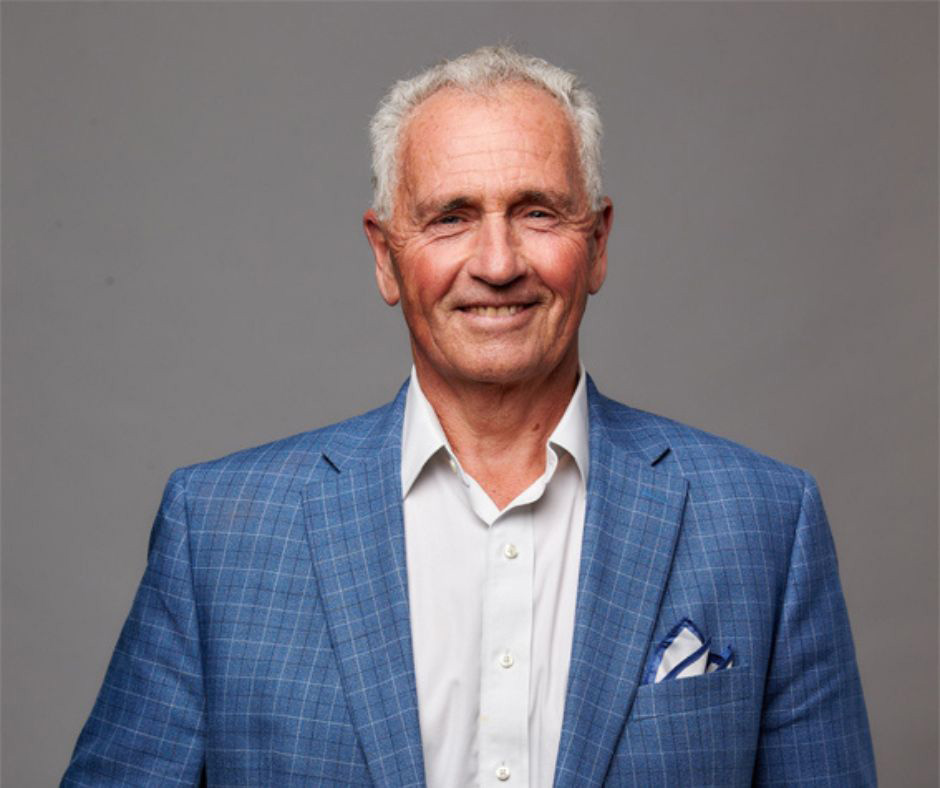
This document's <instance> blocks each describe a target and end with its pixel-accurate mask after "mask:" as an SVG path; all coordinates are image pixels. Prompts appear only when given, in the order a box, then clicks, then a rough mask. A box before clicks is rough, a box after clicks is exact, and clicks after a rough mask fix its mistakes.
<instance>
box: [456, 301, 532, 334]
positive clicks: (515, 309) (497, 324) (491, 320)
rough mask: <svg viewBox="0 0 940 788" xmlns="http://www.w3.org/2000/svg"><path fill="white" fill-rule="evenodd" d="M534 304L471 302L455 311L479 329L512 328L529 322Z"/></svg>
mask: <svg viewBox="0 0 940 788" xmlns="http://www.w3.org/2000/svg"><path fill="white" fill-rule="evenodd" d="M535 306H536V304H534V303H514V304H472V305H468V306H462V307H460V308H459V309H457V313H458V314H459V315H460V317H461V318H462V319H463V320H465V321H467V323H468V324H469V325H471V326H475V327H477V328H479V329H513V328H517V327H520V326H523V325H525V324H526V323H528V322H529V320H530V319H531V318H532V315H533V314H534V313H535V310H534V308H533V307H535Z"/></svg>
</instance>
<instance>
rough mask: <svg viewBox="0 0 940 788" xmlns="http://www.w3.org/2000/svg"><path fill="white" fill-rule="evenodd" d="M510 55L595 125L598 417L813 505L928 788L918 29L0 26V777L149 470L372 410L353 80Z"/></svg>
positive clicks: (241, 14)
mask: <svg viewBox="0 0 940 788" xmlns="http://www.w3.org/2000/svg"><path fill="white" fill-rule="evenodd" d="M496 40H508V41H511V42H513V43H515V44H516V45H518V46H519V47H521V48H524V49H527V50H530V51H532V52H534V53H536V54H539V55H541V56H543V57H546V58H548V59H550V60H552V61H554V62H556V63H559V64H561V65H564V66H567V67H570V68H573V69H574V70H576V71H577V72H579V73H580V74H581V75H583V77H584V78H585V80H586V81H587V82H588V84H589V85H591V86H593V88H594V90H595V92H596V93H597V94H598V97H599V100H600V103H601V107H602V111H603V114H604V117H605V120H606V129H607V135H606V147H605V160H606V176H607V177H606V183H607V190H608V192H609V193H610V194H611V195H612V196H613V199H614V203H615V207H616V222H615V228H614V235H613V238H612V241H611V266H610V268H611V270H610V275H609V279H608V281H607V284H606V286H605V288H604V290H603V291H602V293H601V294H600V295H599V296H598V297H597V298H595V299H594V300H593V301H592V304H591V306H590V307H589V316H588V319H587V323H586V327H585V330H584V334H583V341H582V345H583V347H584V356H585V360H586V363H587V366H588V368H589V369H590V371H591V372H592V373H593V375H594V376H595V378H596V379H597V381H598V383H599V385H600V386H601V387H602V389H604V390H605V391H606V392H607V393H608V394H610V395H613V396H615V397H617V398H619V399H622V400H625V401H628V402H630V403H632V404H634V405H637V406H640V407H644V408H648V409H653V410H656V411H658V412H661V413H665V414H667V415H670V416H672V417H675V418H678V419H681V420H684V421H687V422H691V423H692V424H695V425H698V426H701V427H704V428H706V429H708V430H710V431H713V432H718V433H722V434H724V435H727V436H729V437H731V438H734V439H736V440H739V441H742V442H744V443H746V444H749V445H751V446H753V447H755V448H757V449H758V450H760V451H763V452H765V453H768V454H771V455H774V456H777V457H779V458H781V459H783V460H786V461H788V462H791V463H794V464H797V465H800V466H803V467H805V468H808V469H809V470H810V471H811V472H812V473H813V474H815V475H816V477H817V478H818V480H819V482H820V485H821V487H822V490H823V494H824V497H825V500H826V503H827V507H828V511H829V514H830V519H831V522H832V527H833V531H834V533H835V539H836V543H837V546H838V550H839V554H840V557H841V568H842V577H843V582H844V586H845V592H846V596H847V599H848V604H849V609H850V613H851V617H852V622H853V626H854V632H855V638H856V643H857V647H858V655H859V663H860V666H861V671H862V677H863V680H864V685H865V691H866V696H867V700H868V706H869V709H870V715H871V721H872V729H873V734H874V740H875V749H876V754H877V758H878V765H879V771H880V774H881V778H882V783H883V784H884V785H886V786H933V785H936V784H937V763H936V739H937V675H936V666H937V640H936V635H937V619H938V616H937V531H936V526H937V491H936V487H937V409H936V406H937V361H938V355H937V295H938V282H937V270H936V260H937V209H938V205H937V152H936V143H937V6H936V5H935V4H933V3H920V4H907V3H890V4H880V3H864V4H854V3H832V4H829V3H825V4H824V3H817V4H796V3H793V4H744V5H742V4H678V3H675V4H673V3H670V4H605V3H589V4H572V3H568V4H537V3H521V4H509V3H505V4H498V5H497V4H417V3H411V4H399V3H378V4H367V3H356V4H345V5H342V4H312V3H306V4H304V3H300V4H272V3H257V4H219V3H217V4H188V3H187V4H179V3H164V4H160V3H157V4H145V3H112V4H97V3H95V4H91V3H71V4H69V3H67V4H52V3H36V4H33V3H22V4H21V3H15V2H5V3H3V8H2V72H3V74H2V90H3V93H2V100H3V105H2V134H3V137H2V143H3V148H2V155H3V165H4V172H3V175H4V178H3V191H2V200H3V225H2V232H3V239H2V240H3V245H2V252H3V263H4V268H3V294H2V295H3V322H2V338H3V388H2V394H3V411H2V416H3V438H4V442H3V456H2V460H3V470H4V477H3V515H4V532H3V563H2V570H3V641H2V657H3V676H2V678H3V744H4V755H5V758H4V760H3V778H4V783H5V784H8V785H10V786H34V785H35V786H41V785H50V784H52V783H53V782H54V781H55V780H56V779H57V778H58V776H59V774H60V773H61V770H62V769H63V768H64V766H65V764H66V762H67V759H68V755H69V753H70V751H71V748H72V746H73V744H74V740H75V737H76V735H77V734H78V731H79V729H80V726H81V724H82V722H83V720H84V718H85V717H86V715H87V714H88V712H89V710H90V708H91V704H92V701H93V698H94V696H95V693H96V691H97V689H98V686H99V684H100V681H101V678H102V676H103V673H104V670H105V666H106V664H107V660H108V658H109V655H110V652H111V649H112V647H113V646H114V642H115V639H116V637H117V634H118V630H119V627H120V625H121V623H122V621H123V618H124V616H125V615H126V613H127V610H128V608H129V606H130V603H131V599H132V596H133V593H134V588H135V586H136V584H137V581H138V579H139V577H140V574H141V572H142V570H143V567H144V562H145V553H146V545H147V538H148V532H149V527H150V523H151V519H152V517H153V514H154V512H155V510H156V506H157V503H158V501H159V497H160V493H161V489H162V486H163V483H164V481H165V480H166V477H167V475H168V474H169V473H170V471H171V470H172V469H173V468H174V467H176V466H179V465H182V464H187V463H192V462H195V461H198V460H204V459H208V458H210V457H213V456H218V455H220V454H223V453H226V452H229V451H232V450H235V449H238V448H241V447H244V446H248V445H250V444H255V443H259V442H263V441H266V440H269V439H272V438H275V437H279V436H282V435H285V434H288V433H292V432H297V431H300V430H303V429H307V428H311V427H314V426H317V425H321V424H324V423H327V422H330V421H333V420H337V419H340V418H342V417H345V416H349V415H352V414H354V413H356V412H358V411H361V410H363V409H365V408H368V407H371V406H375V405H378V404H380V403H382V402H383V401H385V400H386V399H388V398H389V397H390V396H391V395H392V394H393V393H394V391H395V389H396V387H397V386H398V385H399V383H400V382H401V381H402V380H403V378H404V377H405V375H406V373H407V371H408V363H409V362H408V355H407V344H406V341H405V333H404V329H403V326H402V323H401V320H400V317H399V315H398V313H397V312H395V311H392V310H389V309H387V308H386V307H385V306H384V305H383V304H382V303H381V302H380V300H379V298H378V295H377V293H376V292H375V287H374V284H373V279H372V270H371V259H370V254H369V250H368V247H367V245H366V242H365V240H364V238H363V237H362V233H361V231H360V227H359V220H360V215H361V212H362V210H363V209H364V208H365V207H366V205H367V203H368V201H369V196H370V195H369V183H368V181H369V173H368V167H367V152H366V147H367V138H366V123H367V118H368V116H369V114H370V112H371V111H372V109H373V106H374V104H375V102H376V101H377V99H378V98H379V96H380V95H381V93H382V92H383V90H384V88H385V86H386V84H387V82H388V81H389V80H390V79H392V78H396V77H399V76H403V75H406V74H408V73H411V72H414V71H415V70H416V69H418V68H420V67H422V66H424V65H427V64H429V63H430V62H432V61H433V60H435V59H437V58H439V57H441V56H445V55H454V54H457V53H460V52H462V51H465V50H468V49H470V48H472V47H476V46H478V45H480V44H483V43H490V42H494V41H496Z"/></svg>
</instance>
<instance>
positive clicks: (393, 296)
mask: <svg viewBox="0 0 940 788" xmlns="http://www.w3.org/2000/svg"><path fill="white" fill-rule="evenodd" d="M362 229H363V230H365V233H366V239H367V240H368V241H369V246H371V247H372V254H373V255H374V256H375V281H376V283H377V284H378V286H379V292H380V293H381V294H382V298H383V299H385V303H386V304H388V305H389V306H395V304H397V303H398V301H399V300H400V299H401V289H400V288H399V286H398V277H397V276H395V264H394V263H393V262H392V253H391V249H390V247H389V243H388V235H387V234H386V230H385V225H384V224H383V223H382V222H381V221H379V217H378V216H377V215H376V213H375V211H372V210H369V211H366V212H365V214H363V216H362Z"/></svg>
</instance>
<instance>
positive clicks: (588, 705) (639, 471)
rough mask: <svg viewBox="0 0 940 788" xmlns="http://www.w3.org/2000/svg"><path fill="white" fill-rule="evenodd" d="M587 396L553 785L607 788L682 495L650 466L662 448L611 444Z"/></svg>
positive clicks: (678, 485)
mask: <svg viewBox="0 0 940 788" xmlns="http://www.w3.org/2000/svg"><path fill="white" fill-rule="evenodd" d="M590 395H591V401H592V408H591V461H590V466H591V467H590V472H589V476H588V490H587V498H588V500H587V507H586V512H585V521H584V538H583V542H582V550H581V569H580V576H579V579H578V601H577V606H576V611H575V629H574V640H573V644H572V656H571V666H570V669H569V674H568V693H567V696H566V700H565V713H564V719H563V723H562V733H561V744H560V747H559V752H558V760H557V764H556V768H555V784H556V785H557V786H583V785H598V784H600V783H602V782H603V779H604V776H605V774H606V772H607V769H608V766H609V763H610V759H611V757H612V755H613V751H614V747H615V746H616V743H617V740H618V738H619V736H620V733H621V732H622V730H623V725H624V722H625V720H626V717H627V714H628V713H629V710H630V707H631V705H632V703H633V696H634V694H635V692H636V688H637V685H638V683H639V680H640V676H641V673H642V669H643V661H644V658H645V656H646V652H647V649H648V646H649V642H650V638H651V637H652V631H653V626H654V624H655V622H656V618H657V614H658V611H659V606H660V602H661V599H662V594H663V589H664V587H665V584H666V580H667V579H668V575H669V568H670V566H671V563H672V555H673V550H674V549H675V544H676V538H677V536H678V532H679V526H680V522H681V519H682V512H683V509H684V507H685V500H686V493H687V487H688V483H687V482H686V481H685V479H683V478H681V477H677V476H672V475H670V474H668V473H666V472H664V471H661V470H657V469H655V468H653V467H650V466H651V463H654V462H655V461H656V460H657V459H658V458H659V457H661V456H662V454H663V453H664V451H666V450H667V447H666V446H665V445H662V446H661V447H659V448H655V447H653V446H651V445H647V446H646V447H645V451H639V450H638V449H637V447H636V446H635V445H634V446H633V447H629V446H625V445H623V444H624V443H629V441H622V442H621V443H617V442H614V441H613V440H612V439H611V436H610V433H609V431H608V427H607V425H606V424H605V420H606V419H605V415H604V413H603V408H602V406H601V405H600V404H599V400H600V397H599V395H597V392H596V389H594V388H593V385H592V386H591V387H590ZM622 432H623V433H624V434H626V432H627V430H623V431H622ZM634 437H635V436H634Z"/></svg>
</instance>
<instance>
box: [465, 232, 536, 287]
mask: <svg viewBox="0 0 940 788" xmlns="http://www.w3.org/2000/svg"><path fill="white" fill-rule="evenodd" d="M477 241H478V243H477V248H476V249H475V251H474V254H473V257H472V259H471V260H470V261H469V265H468V267H467V268H468V273H469V274H470V275H471V276H473V277H475V278H476V279H480V280H482V281H484V282H486V283H487V284H489V285H492V286H493V287H501V286H505V285H508V284H510V283H511V282H514V281H515V280H516V279H518V278H519V277H521V276H522V275H523V274H524V273H525V263H524V262H523V260H522V256H521V255H520V254H519V251H518V249H517V248H516V243H515V241H514V239H513V237H512V230H511V228H510V225H509V220H508V219H507V218H506V217H505V216H498V215H494V214H489V215H487V216H485V217H484V219H483V222H482V224H481V227H480V232H479V235H478V237H477Z"/></svg>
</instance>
